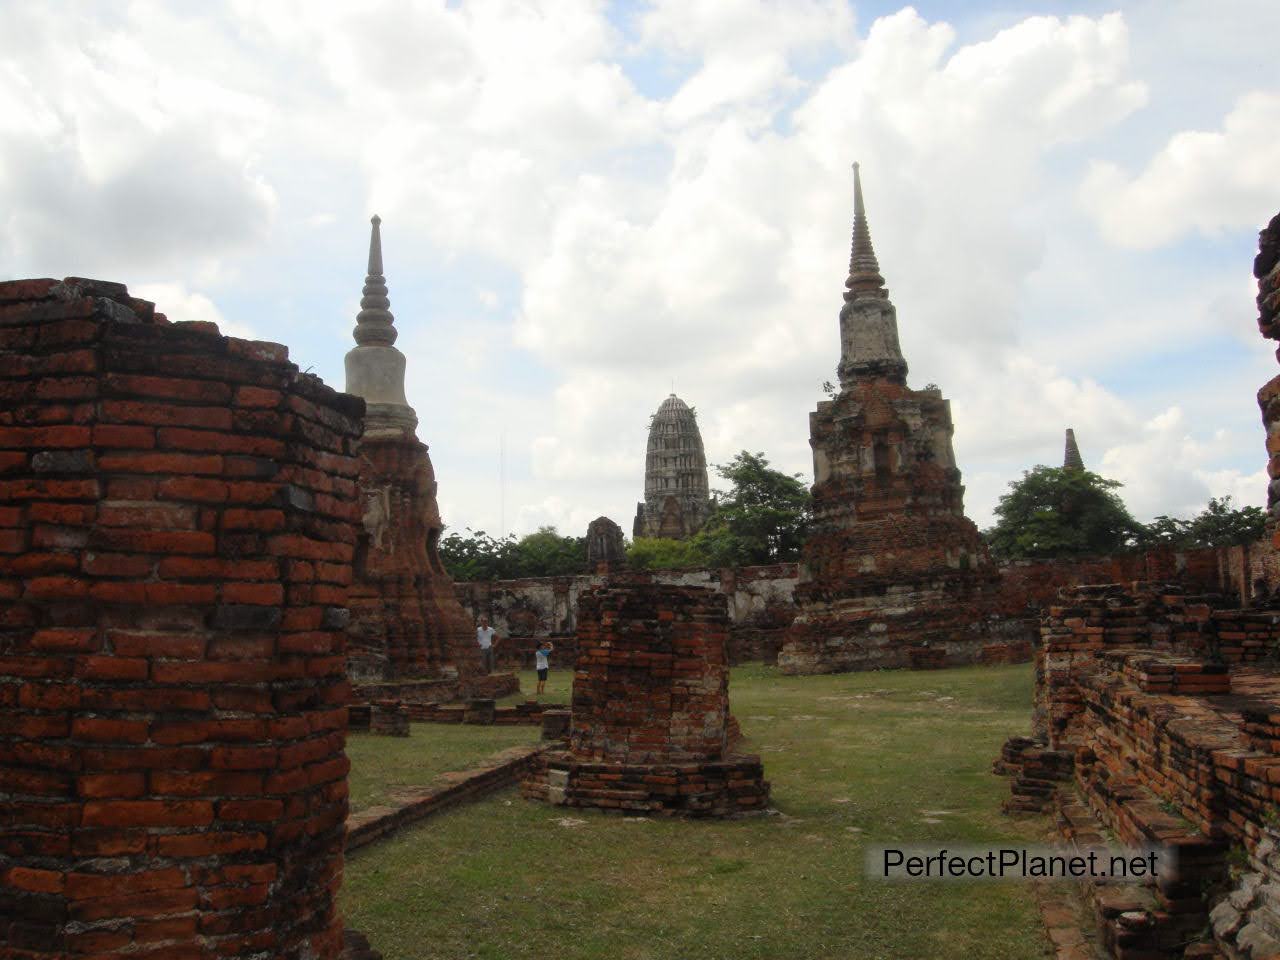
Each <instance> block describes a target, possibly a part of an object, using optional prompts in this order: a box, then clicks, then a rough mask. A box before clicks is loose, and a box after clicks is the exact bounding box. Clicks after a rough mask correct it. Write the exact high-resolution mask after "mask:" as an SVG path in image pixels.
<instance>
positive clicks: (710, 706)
mask: <svg viewBox="0 0 1280 960" xmlns="http://www.w3.org/2000/svg"><path fill="white" fill-rule="evenodd" d="M578 638H579V654H578V662H577V670H576V673H575V677H574V684H573V709H572V713H571V718H570V723H569V743H568V747H567V749H565V750H563V751H558V752H554V751H553V752H551V753H548V754H546V755H545V756H544V758H543V762H542V763H541V764H540V765H539V767H538V768H537V769H536V770H535V771H534V772H533V773H532V774H531V775H530V776H529V777H528V778H527V779H526V780H525V782H524V784H523V786H522V792H523V794H524V795H525V796H526V797H529V798H531V799H538V800H543V801H546V802H550V803H556V804H563V805H565V806H573V807H599V808H601V809H605V810H611V811H615V812H629V813H656V814H663V815H684V816H729V815H734V814H738V813H746V812H751V811H758V810H761V809H763V808H764V807H765V806H766V805H767V803H768V793H769V785H768V783H767V782H766V781H765V780H764V778H763V769H762V767H761V765H760V760H759V758H758V757H752V756H734V755H731V754H730V753H729V736H728V735H729V727H730V723H729V719H730V718H729V696H728V694H729V664H728V657H727V655H726V645H727V639H728V617H727V613H726V610H725V604H724V600H723V598H722V597H720V596H717V595H716V594H714V593H712V592H710V591H707V590H702V589H699V588H696V587H672V586H666V585H661V584H657V583H654V582H653V580H652V579H651V578H649V577H645V576H643V575H619V576H616V577H612V578H610V580H609V581H608V582H607V583H605V584H604V585H602V586H600V587H598V588H596V589H594V590H592V591H590V592H588V593H586V594H584V595H583V596H582V598H581V600H580V601H579V608H578Z"/></svg>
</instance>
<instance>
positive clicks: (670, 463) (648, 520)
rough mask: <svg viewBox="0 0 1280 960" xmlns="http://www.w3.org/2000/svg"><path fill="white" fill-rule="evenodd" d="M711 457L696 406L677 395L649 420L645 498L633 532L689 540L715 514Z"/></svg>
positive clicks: (640, 535) (634, 534)
mask: <svg viewBox="0 0 1280 960" xmlns="http://www.w3.org/2000/svg"><path fill="white" fill-rule="evenodd" d="M710 496H711V495H710V491H709V489H708V485H707V456H706V454H705V453H704V452H703V448H702V433H701V431H699V430H698V419H697V417H696V416H695V414H694V412H693V409H692V408H691V407H690V406H689V405H688V404H687V403H685V402H684V401H683V400H681V399H680V398H679V397H677V396H676V395H675V394H674V393H673V394H671V395H670V396H669V397H667V399H665V400H663V401H662V404H661V405H660V406H659V407H658V412H657V413H655V414H654V415H653V419H652V420H651V421H650V423H649V443H648V446H647V447H646V450H645V460H644V502H643V503H637V504H636V519H635V523H633V524H632V527H631V534H632V536H635V537H665V538H667V539H669V540H684V539H687V538H688V537H691V536H693V535H694V534H695V533H697V532H698V531H699V530H701V529H702V525H703V524H704V523H706V522H707V517H708V516H710V514H711V499H710Z"/></svg>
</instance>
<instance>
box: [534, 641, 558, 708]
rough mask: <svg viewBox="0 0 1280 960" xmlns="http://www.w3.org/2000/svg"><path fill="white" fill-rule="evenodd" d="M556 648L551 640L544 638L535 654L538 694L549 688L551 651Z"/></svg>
mask: <svg viewBox="0 0 1280 960" xmlns="http://www.w3.org/2000/svg"><path fill="white" fill-rule="evenodd" d="M554 649H555V647H553V646H551V641H550V640H543V641H542V642H541V643H540V644H538V649H537V651H536V653H535V654H534V658H535V663H534V666H536V667H537V668H538V696H542V693H543V691H545V690H546V689H547V672H548V671H549V670H550V669H551V651H552V650H554Z"/></svg>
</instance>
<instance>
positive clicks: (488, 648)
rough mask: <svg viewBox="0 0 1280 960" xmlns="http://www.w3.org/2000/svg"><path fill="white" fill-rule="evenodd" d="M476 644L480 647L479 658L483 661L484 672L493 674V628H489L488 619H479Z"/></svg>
mask: <svg viewBox="0 0 1280 960" xmlns="http://www.w3.org/2000/svg"><path fill="white" fill-rule="evenodd" d="M476 643H478V644H479V645H480V658H481V659H482V660H483V661H484V672H485V673H493V627H491V626H489V618H488V617H481V618H480V623H479V625H478V626H477V627H476Z"/></svg>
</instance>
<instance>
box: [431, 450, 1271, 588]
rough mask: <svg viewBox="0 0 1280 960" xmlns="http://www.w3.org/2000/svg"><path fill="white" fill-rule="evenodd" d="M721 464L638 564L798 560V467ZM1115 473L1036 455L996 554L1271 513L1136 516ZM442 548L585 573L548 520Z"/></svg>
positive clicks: (639, 544) (476, 575) (481, 574)
mask: <svg viewBox="0 0 1280 960" xmlns="http://www.w3.org/2000/svg"><path fill="white" fill-rule="evenodd" d="M715 469H716V473H717V474H718V475H719V477H720V478H721V479H722V480H724V481H727V483H728V485H729V489H727V490H717V491H713V492H712V509H711V515H710V517H709V519H708V520H707V522H706V524H705V525H704V526H703V528H702V529H701V530H700V531H699V532H698V533H697V534H696V535H694V536H693V537H691V538H690V539H688V540H666V539H658V538H646V537H637V538H636V539H634V540H632V541H630V542H629V543H628V545H627V560H628V562H629V563H630V564H631V566H632V567H633V568H635V569H639V570H645V569H653V570H664V569H681V568H684V569H695V568H705V567H712V568H715V567H744V566H755V565H758V564H769V563H782V562H786V561H793V560H799V559H800V554H801V550H802V548H803V547H804V541H805V537H806V535H807V533H808V529H809V524H810V521H811V512H812V500H811V497H810V494H809V489H808V487H807V486H806V485H805V484H804V482H803V480H802V479H801V475H800V474H786V473H782V472H781V471H778V470H775V469H773V468H772V467H770V466H769V461H768V459H766V457H765V455H764V454H763V453H751V452H749V451H747V450H743V451H742V452H740V453H739V454H738V455H737V456H735V457H734V458H733V459H732V460H730V461H729V462H728V463H726V464H717V465H716V467H715ZM1120 487H1121V484H1120V483H1119V482H1118V481H1115V480H1109V479H1107V478H1105V477H1102V476H1099V475H1098V474H1096V473H1092V472H1090V471H1088V470H1067V469H1063V468H1061V467H1044V466H1039V467H1035V468H1033V469H1031V470H1028V471H1026V472H1024V473H1023V475H1022V478H1021V479H1020V480H1015V481H1013V482H1012V483H1010V484H1009V492H1008V493H1006V494H1005V495H1004V496H1003V497H1001V498H1000V502H999V504H998V505H997V506H996V508H995V515H996V522H995V524H994V525H993V526H992V527H991V528H990V529H988V530H985V531H983V537H984V538H985V539H986V542H987V545H988V546H989V548H990V550H991V553H992V556H994V557H996V558H997V559H1009V560H1012V559H1052V558H1055V557H1082V556H1102V555H1106V554H1112V553H1122V552H1125V551H1130V550H1147V549H1152V548H1154V547H1172V548H1175V549H1190V548H1193V547H1220V546H1229V545H1234V544H1243V543H1252V542H1254V541H1256V540H1258V539H1260V538H1261V537H1262V535H1263V532H1264V528H1265V525H1266V516H1267V515H1266V512H1265V511H1264V510H1262V509H1260V508H1258V507H1238V508H1237V507H1235V506H1233V505H1232V501H1231V497H1229V496H1226V497H1221V498H1219V497H1213V498H1210V500H1209V503H1208V505H1207V506H1206V507H1205V508H1204V510H1202V511H1201V512H1200V513H1199V514H1197V515H1196V516H1194V517H1192V518H1191V519H1189V520H1184V519H1178V518H1175V517H1168V516H1159V517H1156V518H1155V519H1154V520H1153V521H1151V523H1146V524H1144V523H1140V522H1138V521H1137V520H1135V519H1134V518H1133V516H1132V515H1131V514H1130V513H1129V510H1128V508H1127V507H1126V506H1125V504H1124V501H1123V500H1122V499H1121V498H1120V495H1119V494H1118V493H1117V492H1116V491H1117V490H1118V489H1120ZM440 558H441V560H442V561H443V562H444V565H445V568H446V569H447V570H448V571H449V573H450V574H451V575H452V576H453V578H454V579H455V580H515V579H519V578H522V577H554V576H571V575H574V574H580V573H585V572H587V544H586V538H585V537H566V536H562V535H561V534H560V533H559V532H558V531H557V530H556V528H555V527H551V526H547V527H541V528H539V529H538V530H537V531H536V532H535V533H531V534H528V535H527V536H524V537H520V538H517V537H514V536H506V537H493V536H490V535H489V534H488V533H486V532H484V531H483V530H478V531H473V530H470V529H468V530H467V531H466V532H465V534H463V533H450V534H449V535H448V536H445V537H444V538H443V539H442V540H441V542H440Z"/></svg>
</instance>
